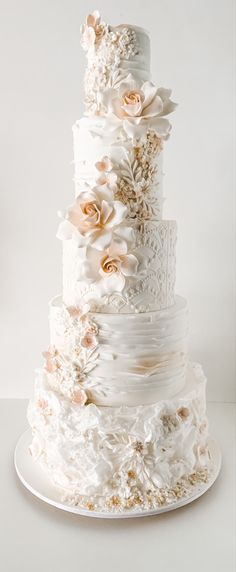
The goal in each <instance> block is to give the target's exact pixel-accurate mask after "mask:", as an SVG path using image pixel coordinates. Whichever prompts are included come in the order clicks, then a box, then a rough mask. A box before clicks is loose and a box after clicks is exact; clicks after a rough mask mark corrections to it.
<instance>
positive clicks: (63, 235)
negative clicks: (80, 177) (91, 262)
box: [57, 185, 127, 250]
mask: <svg viewBox="0 0 236 572" xmlns="http://www.w3.org/2000/svg"><path fill="white" fill-rule="evenodd" d="M126 215H127V207H126V206H125V205H124V204H123V203H122V202H121V201H116V200H114V197H113V193H112V191H111V190H110V189H108V187H107V186H106V185H104V186H97V187H94V188H93V189H90V188H89V187H88V188H86V189H85V190H83V191H82V192H81V193H80V194H79V196H78V197H77V198H76V200H75V203H74V204H73V205H72V206H71V207H70V208H69V209H68V211H67V213H66V215H65V220H64V221H63V222H62V223H61V224H60V225H59V229H58V233H57V237H58V238H60V239H62V240H67V239H71V238H74V239H75V240H76V241H77V243H78V246H80V247H83V246H85V245H87V244H89V245H91V246H93V248H96V249H98V250H103V249H104V248H107V247H108V246H109V245H110V243H111V240H112V236H113V233H114V232H115V233H116V230H117V229H118V228H119V226H120V225H121V223H123V221H124V220H125V218H126Z"/></svg>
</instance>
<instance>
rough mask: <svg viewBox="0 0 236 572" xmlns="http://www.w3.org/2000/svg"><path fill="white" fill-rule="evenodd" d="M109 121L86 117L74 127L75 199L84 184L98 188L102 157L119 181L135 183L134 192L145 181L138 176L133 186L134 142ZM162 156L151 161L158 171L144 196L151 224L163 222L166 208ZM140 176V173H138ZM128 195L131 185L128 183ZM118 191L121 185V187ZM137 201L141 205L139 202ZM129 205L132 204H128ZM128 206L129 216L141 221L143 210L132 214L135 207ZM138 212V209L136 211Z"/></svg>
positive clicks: (161, 153)
mask: <svg viewBox="0 0 236 572" xmlns="http://www.w3.org/2000/svg"><path fill="white" fill-rule="evenodd" d="M110 121H111V120H110V119H109V118H107V117H99V116H97V117H96V116H94V117H84V118H82V119H80V120H79V121H76V123H75V124H74V126H73V143H74V168H75V195H76V196H77V195H79V194H80V192H81V188H83V187H84V184H85V183H86V184H89V185H90V186H92V187H93V186H95V185H96V184H97V183H96V179H97V178H98V175H99V172H98V170H97V169H96V166H95V165H96V163H97V162H99V161H100V160H101V159H102V157H104V156H108V157H109V158H110V159H111V161H112V163H113V166H114V168H113V171H114V172H115V173H116V174H117V176H118V180H120V179H122V178H123V179H124V178H125V177H126V180H127V181H128V180H129V177H130V181H131V182H132V185H131V186H132V188H133V186H134V185H135V184H136V187H137V186H138V185H139V184H140V181H141V180H143V179H142V177H143V175H140V174H138V176H137V181H136V183H135V182H134V177H135V167H133V170H134V172H133V171H132V165H133V164H134V163H133V162H134V157H133V147H134V144H133V141H132V139H130V138H128V137H127V138H121V134H120V130H119V129H117V130H112V128H111V125H110ZM162 163H163V152H162V151H160V152H159V153H157V154H156V156H154V159H153V161H152V169H155V176H154V177H153V182H152V183H149V184H148V193H147V192H146V193H145V191H144V192H143V197H144V199H145V201H146V203H147V208H148V217H149V219H151V220H160V219H161V218H162V207H163V184H162V180H163V170H162ZM137 172H138V171H137ZM126 186H127V193H128V192H129V191H128V186H129V184H128V182H126ZM118 187H119V183H118ZM134 200H136V202H137V201H138V198H137V197H136V198H135V193H134ZM129 202H130V201H129ZM129 202H128V203H127V206H128V212H129V215H130V216H131V217H132V216H133V217H135V218H139V216H141V214H142V210H141V209H139V212H137V211H136V212H135V211H134V212H133V213H132V205H131V206H130V204H129ZM137 210H138V209H137Z"/></svg>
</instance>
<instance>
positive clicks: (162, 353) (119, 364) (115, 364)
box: [49, 297, 188, 407]
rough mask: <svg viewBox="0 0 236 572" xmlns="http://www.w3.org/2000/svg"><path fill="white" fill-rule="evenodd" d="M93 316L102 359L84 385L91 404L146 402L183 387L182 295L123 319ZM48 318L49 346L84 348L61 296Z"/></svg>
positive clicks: (184, 314) (184, 333) (166, 396)
mask: <svg viewBox="0 0 236 572" xmlns="http://www.w3.org/2000/svg"><path fill="white" fill-rule="evenodd" d="M90 317H91V319H92V322H95V324H96V325H97V327H98V334H97V341H98V346H97V354H98V357H97V358H96V365H95V367H94V368H93V369H92V370H91V371H90V372H89V373H88V375H87V376H86V379H85V380H84V382H83V388H84V389H85V391H86V393H87V395H88V396H89V399H90V400H91V401H92V402H93V403H96V404H97V405H110V406H113V407H117V406H119V405H122V404H123V405H141V404H148V403H154V402H155V401H158V400H159V399H169V398H171V397H173V396H174V395H175V394H176V393H178V392H179V391H180V390H181V389H182V388H183V386H184V384H185V376H186V364H187V330H188V315H187V304H186V301H185V300H184V298H181V297H177V298H176V303H175V304H174V305H173V306H172V307H170V308H167V309H165V310H159V311H156V312H147V313H142V314H126V316H125V319H124V318H123V316H122V315H120V314H102V313H91V314H90ZM49 320H50V341H51V344H52V345H53V346H55V347H56V348H57V349H58V350H59V351H61V352H62V353H65V354H66V355H68V356H70V355H71V353H72V351H73V350H74V348H76V347H78V348H79V347H80V336H79V331H78V328H77V329H76V327H74V328H71V327H70V322H69V318H68V312H67V310H66V308H65V306H64V305H63V304H62V303H61V299H60V298H59V297H58V298H55V299H54V300H53V301H52V302H51V305H50V317H49ZM69 359H70V358H69ZM49 379H50V376H49ZM49 383H50V381H49ZM53 383H54V381H53ZM59 387H60V386H59Z"/></svg>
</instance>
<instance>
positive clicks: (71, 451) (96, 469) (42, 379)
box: [28, 365, 209, 509]
mask: <svg viewBox="0 0 236 572" xmlns="http://www.w3.org/2000/svg"><path fill="white" fill-rule="evenodd" d="M205 382H206V380H205V377H204V375H203V372H202V369H201V367H200V366H199V365H194V366H193V365H191V366H190V367H189V370H188V375H187V381H186V384H185V387H184V388H183V389H182V391H181V392H180V393H178V395H176V396H175V398H174V399H171V400H165V401H158V402H157V403H154V404H152V405H140V406H138V407H127V406H125V405H123V406H121V407H117V408H110V407H97V406H96V405H94V404H90V405H88V406H85V407H81V406H80V405H76V404H73V403H71V402H70V401H69V400H67V399H64V398H61V397H60V396H59V395H58V394H57V393H56V392H55V391H53V390H51V389H50V387H49V386H48V383H47V377H46V375H45V374H44V372H40V373H39V374H38V378H37V382H36V388H35V396H34V398H33V399H32V401H31V402H30V404H29V408H28V420H29V423H30V425H31V427H32V430H33V442H32V445H31V447H30V452H31V454H32V456H33V459H35V460H36V461H38V462H39V463H40V464H41V465H42V467H43V468H44V470H45V471H47V473H48V476H49V478H50V479H51V481H52V482H53V483H54V485H56V486H57V487H59V488H60V489H61V494H66V495H68V498H69V499H70V501H71V502H72V503H73V502H74V503H83V502H86V500H87V501H93V502H95V503H96V504H97V505H98V506H100V507H104V506H107V507H108V506H109V505H106V503H107V502H108V501H109V500H110V501H111V505H110V506H112V503H114V506H113V508H118V509H119V504H120V503H121V505H122V506H125V507H126V508H128V506H134V505H135V499H139V504H140V502H146V501H148V499H149V498H150V497H148V496H147V495H151V494H152V492H153V493H155V494H157V492H158V491H159V494H161V495H165V493H166V491H167V492H168V491H169V490H170V488H172V487H175V486H176V484H177V483H179V487H180V480H181V478H184V477H185V476H187V475H191V474H193V473H194V474H193V477H192V479H193V482H194V478H195V479H196V471H202V470H203V469H207V467H208V465H209V453H208V450H207V445H206V444H207V436H208V424H207V419H206V412H205V409H206V404H205ZM176 491H177V493H178V491H180V488H178V486H177V489H176ZM172 494H173V491H172ZM113 498H114V499H116V501H113V500H112V499H113ZM117 499H118V500H117ZM132 499H133V501H134V505H131V504H129V505H127V506H126V503H127V502H128V500H130V503H131V501H132ZM140 499H141V500H140ZM137 502H138V500H137ZM115 505H118V507H117V506H115ZM90 508H91V509H92V508H93V505H90Z"/></svg>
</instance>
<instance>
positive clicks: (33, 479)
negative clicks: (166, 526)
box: [14, 429, 221, 519]
mask: <svg viewBox="0 0 236 572" xmlns="http://www.w3.org/2000/svg"><path fill="white" fill-rule="evenodd" d="M31 441H32V432H31V429H27V431H25V432H24V433H23V434H22V435H21V437H20V438H19V440H18V442H17V445H16V448H15V455H14V464H15V469H16V472H17V475H18V477H19V479H20V481H21V482H22V483H23V485H24V486H25V487H26V489H28V490H29V491H30V492H31V493H32V494H33V495H35V496H36V497H38V498H39V499H41V500H42V501H44V502H46V503H48V504H50V505H52V506H54V507H56V508H59V509H61V510H65V511H67V512H72V513H74V514H78V515H81V516H89V517H93V518H111V519H115V518H135V517H140V516H152V515H156V514H162V513H164V512H168V511H171V510H175V509H177V508H180V507H182V506H184V505H186V504H189V503H191V502H193V501H194V500H196V499H198V498H199V497H201V496H202V495H203V494H204V493H205V492H206V491H207V490H208V489H209V488H210V487H211V486H212V485H213V483H214V482H215V480H216V479H217V477H218V475H219V472H220V468H221V452H220V449H219V446H218V444H217V443H216V441H214V440H213V439H209V442H208V447H209V452H210V456H211V462H212V464H211V471H210V476H209V479H208V481H207V482H206V483H202V484H201V485H196V486H195V487H194V489H192V490H191V492H190V493H189V494H188V495H186V496H185V497H183V498H182V499H181V500H179V501H174V502H172V503H171V504H168V505H165V506H161V507H159V508H155V509H149V510H147V509H145V510H141V509H140V508H137V510H132V511H128V510H125V511H123V512H111V511H110V512H104V511H101V512H96V511H95V510H93V511H90V510H86V509H84V508H81V507H79V506H72V505H70V504H69V503H66V502H62V501H61V500H60V492H59V490H58V489H57V488H56V487H55V486H54V485H53V484H52V483H51V482H50V480H49V479H48V476H47V474H46V473H45V472H44V471H43V469H42V468H41V466H40V465H39V463H36V462H35V461H33V459H32V457H31V455H30V453H29V445H30V444H31Z"/></svg>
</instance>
